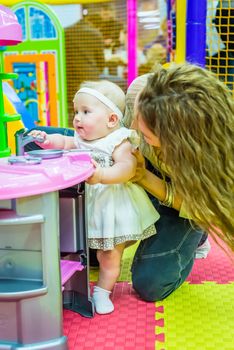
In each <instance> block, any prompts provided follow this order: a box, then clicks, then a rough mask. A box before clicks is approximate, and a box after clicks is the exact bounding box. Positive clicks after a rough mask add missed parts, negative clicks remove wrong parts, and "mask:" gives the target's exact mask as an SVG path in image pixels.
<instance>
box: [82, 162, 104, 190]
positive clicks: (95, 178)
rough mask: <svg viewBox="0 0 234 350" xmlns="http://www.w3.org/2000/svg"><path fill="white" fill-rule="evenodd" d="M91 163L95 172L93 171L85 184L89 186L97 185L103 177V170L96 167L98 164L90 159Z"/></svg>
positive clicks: (98, 166)
mask: <svg viewBox="0 0 234 350" xmlns="http://www.w3.org/2000/svg"><path fill="white" fill-rule="evenodd" d="M91 163H92V164H93V166H94V168H95V170H94V173H93V175H92V176H90V177H89V178H88V179H87V180H86V182H87V183H88V184H89V185H96V184H98V183H101V182H102V177H103V171H104V169H103V168H101V167H100V165H98V163H97V162H96V161H95V160H93V159H91Z"/></svg>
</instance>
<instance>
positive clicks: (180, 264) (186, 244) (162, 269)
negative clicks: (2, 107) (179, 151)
mask: <svg viewBox="0 0 234 350" xmlns="http://www.w3.org/2000/svg"><path fill="white" fill-rule="evenodd" d="M35 129H39V130H44V131H46V132H47V133H50V134H52V133H60V134H62V135H67V136H72V135H73V134H74V131H73V130H72V129H65V128H54V127H36V128H35ZM36 148H40V146H38V145H36V144H35V143H30V144H28V145H27V146H26V147H25V150H26V151H29V150H32V149H36ZM151 200H152V203H153V204H154V206H155V208H156V209H157V210H158V212H159V213H160V219H159V220H158V221H157V222H156V229H157V234H156V235H154V236H151V237H149V238H147V239H145V240H143V241H141V242H140V244H139V246H138V249H137V251H136V254H135V257H134V260H133V264H132V282H133V288H134V289H135V290H136V292H137V293H138V294H139V295H140V297H141V298H142V299H144V300H146V301H157V300H162V299H164V298H166V297H167V296H168V295H169V294H171V293H172V292H173V291H174V290H176V289H177V288H178V287H179V286H180V285H181V284H182V283H183V282H184V280H185V279H186V278H187V276H188V275H189V273H190V271H191V270H192V267H193V263H194V258H195V251H196V248H197V247H198V245H199V242H200V241H202V240H203V238H204V236H206V235H205V234H204V233H203V232H202V231H201V230H198V229H195V228H193V227H192V226H191V224H190V222H189V220H187V219H183V218H180V217H179V213H178V211H176V210H174V209H172V208H167V207H165V206H162V205H160V204H159V202H158V200H157V199H156V198H154V197H152V198H151Z"/></svg>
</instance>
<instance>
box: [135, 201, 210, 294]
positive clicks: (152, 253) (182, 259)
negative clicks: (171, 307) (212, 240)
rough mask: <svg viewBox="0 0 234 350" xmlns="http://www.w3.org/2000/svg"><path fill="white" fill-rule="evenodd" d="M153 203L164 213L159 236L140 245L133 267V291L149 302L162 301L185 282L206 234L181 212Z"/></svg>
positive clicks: (161, 215) (157, 224) (161, 214)
mask: <svg viewBox="0 0 234 350" xmlns="http://www.w3.org/2000/svg"><path fill="white" fill-rule="evenodd" d="M152 202H153V204H154V206H155V208H156V209H157V210H158V211H159V213H160V219H159V220H158V222H157V223H156V229H157V234H156V235H154V236H151V237H149V238H147V239H145V240H143V241H141V242H140V244H139V246H138V249H137V251H136V254H135V257H134V260H133V264H132V282H133V288H134V289H135V290H136V292H137V293H138V294H139V295H140V297H141V298H142V299H144V300H146V301H157V300H162V299H164V298H166V297H167V296H168V295H169V294H171V293H172V292H173V291H174V290H176V289H177V288H178V287H179V286H180V285H181V284H182V283H183V282H184V280H185V279H186V278H187V276H188V275H189V273H190V271H191V270H192V267H193V263H194V258H195V251H196V248H197V247H198V245H199V242H200V240H201V239H202V237H203V235H204V233H203V231H201V230H199V229H197V230H196V229H195V228H193V227H192V226H191V225H190V222H189V220H187V219H183V218H180V217H179V215H178V211H176V210H174V209H172V208H167V207H164V206H162V205H160V204H159V202H158V201H157V200H156V199H154V200H153V201H152Z"/></svg>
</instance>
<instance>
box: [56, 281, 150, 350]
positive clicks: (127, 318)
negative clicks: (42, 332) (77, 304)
mask: <svg viewBox="0 0 234 350" xmlns="http://www.w3.org/2000/svg"><path fill="white" fill-rule="evenodd" d="M112 300H113V302H114V305H115V311H114V312H113V313H111V314H109V315H98V314H95V316H94V317H93V318H85V317H82V316H80V315H79V314H77V313H74V312H72V311H69V310H64V328H63V329H64V334H65V335H66V336H67V337H68V345H69V350H89V349H90V350H94V349H95V350H99V349H100V350H109V349H110V350H113V349H114V350H143V349H144V350H154V349H155V339H156V336H155V325H156V321H155V311H156V308H155V304H154V303H147V302H144V301H142V300H140V299H139V297H138V296H137V294H136V293H135V292H134V290H133V289H132V286H131V284H130V283H128V282H119V283H116V285H115V288H114V291H113V293H112Z"/></svg>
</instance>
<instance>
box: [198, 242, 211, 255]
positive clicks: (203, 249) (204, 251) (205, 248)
mask: <svg viewBox="0 0 234 350" xmlns="http://www.w3.org/2000/svg"><path fill="white" fill-rule="evenodd" d="M210 249H211V245H210V242H209V241H208V238H207V239H206V240H205V242H204V243H203V244H202V245H200V246H199V247H197V249H196V252H195V258H196V259H205V258H206V257H207V255H208V254H209V251H210Z"/></svg>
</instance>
